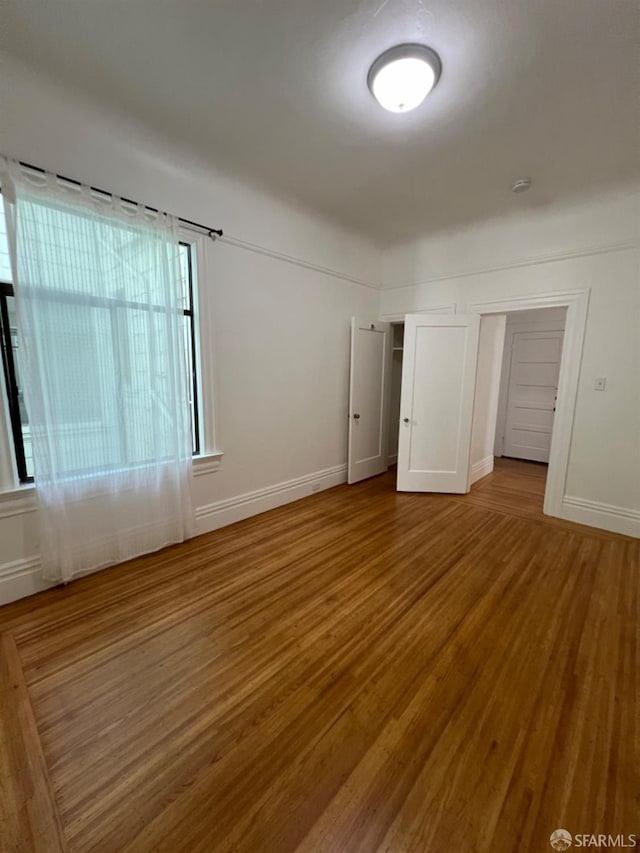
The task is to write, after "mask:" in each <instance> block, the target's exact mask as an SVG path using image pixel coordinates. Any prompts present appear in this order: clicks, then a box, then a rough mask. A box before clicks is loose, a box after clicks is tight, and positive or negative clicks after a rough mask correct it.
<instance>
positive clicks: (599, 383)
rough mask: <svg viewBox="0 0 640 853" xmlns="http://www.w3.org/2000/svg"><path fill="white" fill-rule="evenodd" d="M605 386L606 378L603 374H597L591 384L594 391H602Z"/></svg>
mask: <svg viewBox="0 0 640 853" xmlns="http://www.w3.org/2000/svg"><path fill="white" fill-rule="evenodd" d="M606 387H607V379H606V377H605V376H598V378H597V379H596V381H595V385H594V386H593V389H594V391H604V389H605V388H606Z"/></svg>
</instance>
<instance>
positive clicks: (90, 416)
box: [0, 205, 200, 483]
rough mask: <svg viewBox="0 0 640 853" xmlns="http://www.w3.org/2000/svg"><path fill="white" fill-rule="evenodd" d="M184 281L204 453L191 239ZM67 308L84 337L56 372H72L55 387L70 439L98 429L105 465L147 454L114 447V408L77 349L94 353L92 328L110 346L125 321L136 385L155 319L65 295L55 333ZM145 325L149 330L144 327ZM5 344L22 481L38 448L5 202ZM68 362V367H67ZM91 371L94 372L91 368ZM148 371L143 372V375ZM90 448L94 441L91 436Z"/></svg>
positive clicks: (0, 284) (183, 258) (52, 320)
mask: <svg viewBox="0 0 640 853" xmlns="http://www.w3.org/2000/svg"><path fill="white" fill-rule="evenodd" d="M179 258H180V274H181V275H180V279H181V292H180V295H179V298H180V306H181V308H182V312H183V319H184V323H183V330H184V333H183V345H184V352H185V357H186V361H187V364H188V368H189V376H190V385H189V392H190V393H189V407H190V416H191V434H192V450H193V453H194V455H195V454H198V453H199V452H200V424H199V398H198V381H197V377H198V371H197V358H196V353H197V336H196V318H195V305H194V293H195V286H196V280H195V274H196V270H195V251H194V249H193V247H192V245H191V244H190V243H187V242H180V246H179ZM58 312H64V314H65V319H66V321H67V327H68V321H69V315H70V314H71V315H74V314H75V315H77V324H75V323H74V325H76V327H77V339H76V338H73V337H72V336H69V335H68V334H67V336H66V337H65V340H64V341H63V342H60V358H61V359H62V360H63V363H64V364H63V368H62V370H58V371H57V372H56V374H57V377H59V376H61V375H62V376H65V375H67V376H68V377H69V378H70V381H69V382H65V383H60V384H61V387H59V388H56V389H54V394H55V396H56V397H59V396H60V398H61V397H62V395H64V401H65V404H64V409H65V416H66V417H67V418H68V424H67V425H65V428H68V431H69V439H70V441H72V442H73V441H74V440H75V439H77V437H78V436H80V435H81V436H82V438H83V441H84V442H85V444H86V442H87V438H88V437H89V436H90V434H91V433H93V434H94V435H95V448H96V454H95V458H93V459H92V463H93V464H95V465H98V466H99V465H101V464H102V463H105V464H106V463H107V459H108V460H109V461H111V462H112V461H113V460H114V458H117V457H120V458H122V459H123V460H124V459H125V458H127V459H138V460H140V459H142V458H144V455H145V451H144V448H143V447H127V448H124V449H123V450H122V452H121V453H118V450H117V448H116V447H115V445H117V444H118V442H119V441H121V440H122V436H121V435H120V434H119V432H120V431H119V430H118V428H117V425H115V424H114V423H113V422H112V417H111V415H110V413H107V412H103V411H102V407H101V402H100V398H99V395H97V394H96V393H95V389H94V388H92V387H91V383H90V382H88V381H85V382H83V381H82V375H81V373H80V376H79V371H78V364H77V358H76V353H77V352H79V351H83V352H87V351H90V350H91V347H87V346H83V343H82V336H83V335H87V334H92V335H93V336H96V335H97V336H98V338H99V339H100V345H101V346H104V347H109V346H111V340H112V338H113V336H114V335H116V334H117V331H118V330H117V327H118V325H119V324H125V325H126V326H127V327H128V328H129V330H130V334H131V337H130V340H131V351H130V353H129V357H128V358H127V362H128V363H127V364H120V369H121V370H124V371H127V382H128V383H129V385H130V386H132V387H134V386H135V385H136V382H137V377H136V374H137V373H138V371H137V370H136V364H137V363H138V362H137V359H138V358H140V359H144V358H145V357H147V354H146V353H145V352H143V351H142V349H141V350H140V352H139V353H138V352H137V348H136V327H137V326H141V324H144V323H148V321H149V319H148V314H147V313H146V312H144V311H142V310H139V306H138V305H136V304H135V303H132V302H128V301H126V300H118V299H113V298H112V295H111V294H110V295H109V297H108V298H105V299H101V298H95V299H94V300H93V301H92V302H91V304H89V303H88V302H87V301H86V300H83V301H78V300H75V299H74V296H73V293H71V292H70V293H68V294H65V295H62V294H60V297H58V298H57V299H56V300H55V301H54V302H52V304H51V306H50V312H49V322H48V323H47V325H48V326H49V329H48V330H47V333H48V334H51V335H55V328H56V315H57V314H58ZM140 331H142V329H140ZM0 343H1V349H2V366H3V374H4V381H5V388H6V396H7V401H8V410H9V416H10V419H11V433H12V436H13V446H14V452H15V460H16V468H17V472H18V477H19V480H20V482H21V483H29V482H32V481H33V457H32V452H31V436H30V431H29V418H28V413H27V410H26V406H25V403H24V394H23V386H22V377H21V366H20V352H19V349H18V335H17V328H16V318H15V299H14V293H13V285H12V283H11V270H10V264H9V253H8V246H7V235H6V224H5V219H4V211H3V209H2V206H1V205H0ZM67 362H68V370H67V369H66V367H65V366H64V365H66V363H67ZM87 373H88V375H90V374H91V371H90V370H89V371H87ZM141 377H142V371H140V379H141ZM105 431H107V432H109V433H111V435H110V441H109V442H108V444H113V445H114V447H112V448H111V449H110V450H109V452H108V453H106V455H105V458H104V460H101V459H100V458H99V457H100V456H101V453H100V451H99V450H98V447H99V446H102V448H103V450H104V447H105V443H104V438H105V435H104V433H105ZM88 446H91V441H89V443H88Z"/></svg>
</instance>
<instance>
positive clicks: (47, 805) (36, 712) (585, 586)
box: [0, 461, 640, 853]
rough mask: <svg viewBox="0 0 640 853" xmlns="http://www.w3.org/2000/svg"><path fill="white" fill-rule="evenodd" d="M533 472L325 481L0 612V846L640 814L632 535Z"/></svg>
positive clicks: (522, 830) (567, 824) (542, 841)
mask: <svg viewBox="0 0 640 853" xmlns="http://www.w3.org/2000/svg"><path fill="white" fill-rule="evenodd" d="M519 468H520V475H519V474H518V469H519ZM534 469H535V470H534ZM544 475H545V469H544V468H543V467H540V466H534V468H531V467H529V466H528V464H527V463H517V462H504V461H503V462H502V464H501V465H499V466H498V468H497V470H496V472H495V473H494V474H492V475H490V476H489V477H487V478H485V479H484V480H483V481H481V482H480V483H478V484H477V485H476V487H474V489H473V490H472V492H471V494H470V495H468V496H464V497H452V496H443V495H414V494H407V493H396V492H395V491H394V484H393V478H392V476H391V475H384V476H382V477H377V478H374V479H372V480H369V481H366V482H364V483H361V484H358V485H356V486H339V487H337V488H335V489H332V490H330V491H326V492H322V493H320V494H318V495H314V496H312V497H310V498H307V499H305V500H303V501H299V502H297V503H295V504H290V505H289V506H286V507H282V508H280V509H276V510H273V511H272V512H269V513H265V514H263V515H261V516H257V517H255V518H252V519H248V520H247V521H244V522H241V523H239V524H236V525H233V526H232V527H228V528H224V529H222V530H219V531H217V532H215V533H212V534H208V535H205V536H201V537H198V538H196V539H193V540H191V541H190V542H188V543H185V544H184V545H179V546H174V547H172V548H168V549H166V550H164V551H162V552H159V553H157V554H153V555H149V556H147V557H144V558H141V559H138V560H135V561H132V562H131V563H128V564H124V565H122V566H118V567H116V568H113V569H110V570H108V571H105V572H101V573H99V574H96V575H93V576H91V577H88V578H85V579H82V580H80V581H77V582H75V583H74V584H72V585H70V586H69V587H67V588H66V589H56V590H51V591H49V592H47V593H43V594H41V595H39V596H37V597H34V598H32V599H30V600H27V601H21V602H18V603H16V604H15V605H9V606H8V607H5V608H1V609H0V630H2V632H3V633H2V638H3V650H4V652H5V662H4V664H3V666H4V670H0V699H1V700H2V704H1V706H0V714H1V715H2V718H3V719H2V722H3V725H4V726H5V728H4V731H5V732H7V731H8V732H9V737H8V738H7V737H4V739H3V740H1V741H0V746H1V747H2V752H1V753H0V757H2V759H3V761H2V765H1V766H0V776H1V777H2V778H1V780H0V781H2V790H3V799H2V801H1V804H2V807H3V812H4V813H3V819H4V829H3V835H2V847H1V849H2V850H3V851H4V850H7V851H9V850H11V851H14V850H19V851H25V853H26V851H32V850H38V851H39V850H41V849H42V850H47V851H48V852H49V851H51V853H53V852H54V851H56V850H67V851H104V853H121V851H136V853H137V852H138V851H140V853H146V851H171V853H176V851H206V853H216V851H217V852H218V853H222V852H223V851H224V853H231V851H243V853H244V851H246V853H256V851H257V853H262V851H264V852H265V853H287V852H288V851H304V852H305V853H306V852H307V851H314V853H315V851H327V853H328V851H331V853H344V852H345V851H354V853H355V851H357V853H369V851H387V853H399V851H416V853H417V852H418V851H420V853H427V851H428V852H429V853H430V851H434V852H435V851H438V853H440V851H444V850H452V851H456V853H466V852H467V851H469V853H472V851H473V853H475V851H479V852H480V851H487V853H489V851H491V853H502V851H504V853H511V852H512V851H513V853H515V851H518V853H521V852H522V851H538V850H540V851H546V850H550V849H551V848H550V846H549V835H550V833H551V832H552V831H553V830H554V829H556V828H558V827H564V828H566V829H568V830H569V831H571V832H573V833H589V832H594V833H598V832H602V833H611V834H618V833H638V834H639V835H640V819H639V815H640V776H639V773H638V767H639V765H640V762H639V760H638V759H639V757H640V756H639V754H638V733H639V731H640V721H639V719H638V701H637V700H638V683H639V681H638V675H639V671H638V661H639V657H638V649H639V625H640V619H639V617H640V595H639V583H640V542H638V541H637V540H632V539H628V538H625V537H622V536H615V535H613V534H605V533H601V532H598V531H592V530H591V529H590V528H585V527H580V526H577V525H572V524H569V523H562V524H559V523H556V522H553V521H549V520H547V519H545V518H544V517H543V516H542V515H541V499H542V498H541V495H542V490H543V488H544ZM527 477H529V478H530V479H531V481H532V482H531V483H526V482H525V480H526V478H527ZM534 483H536V485H535V487H534ZM7 667H9V668H12V670H11V672H9V671H8V670H7ZM16 668H17V671H16ZM20 709H21V710H20ZM7 721H9V723H10V725H11V728H10V729H7V728H6V724H7ZM8 753H12V755H11V758H9V759H7V758H6V756H7V754H8ZM21 797H22V801H23V807H20V805H19V804H20V798H21ZM43 838H48V839H49V846H48V847H47V846H46V844H45V845H43V844H42V842H41V840H38V839H43Z"/></svg>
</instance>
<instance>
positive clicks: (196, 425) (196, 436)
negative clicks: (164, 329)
mask: <svg viewBox="0 0 640 853" xmlns="http://www.w3.org/2000/svg"><path fill="white" fill-rule="evenodd" d="M194 267H195V264H194V257H193V247H192V246H191V244H190V243H180V280H181V283H182V307H183V312H184V346H185V353H186V357H187V364H188V365H189V375H190V377H191V384H190V386H189V388H190V392H191V394H190V400H189V407H190V409H191V436H192V442H193V454H194V456H195V455H196V454H198V453H200V421H199V413H198V362H197V358H196V318H195V310H194V305H193V293H194V283H195V282H194V278H195V269H194Z"/></svg>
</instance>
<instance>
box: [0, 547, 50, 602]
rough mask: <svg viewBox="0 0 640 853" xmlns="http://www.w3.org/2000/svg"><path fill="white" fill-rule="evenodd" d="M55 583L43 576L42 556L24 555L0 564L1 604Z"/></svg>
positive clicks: (39, 590) (40, 590)
mask: <svg viewBox="0 0 640 853" xmlns="http://www.w3.org/2000/svg"><path fill="white" fill-rule="evenodd" d="M52 586H55V584H53V583H51V582H50V581H45V580H43V578H42V571H41V568H40V557H39V556H37V555H36V556H34V557H24V558H23V559H21V560H13V561H12V562H11V563H3V564H2V565H0V605H2V604H9V602H11V601H17V600H18V599H19V598H26V597H27V596H28V595H33V594H34V593H36V592H42V591H43V590H45V589H50V588H51V587H52Z"/></svg>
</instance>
